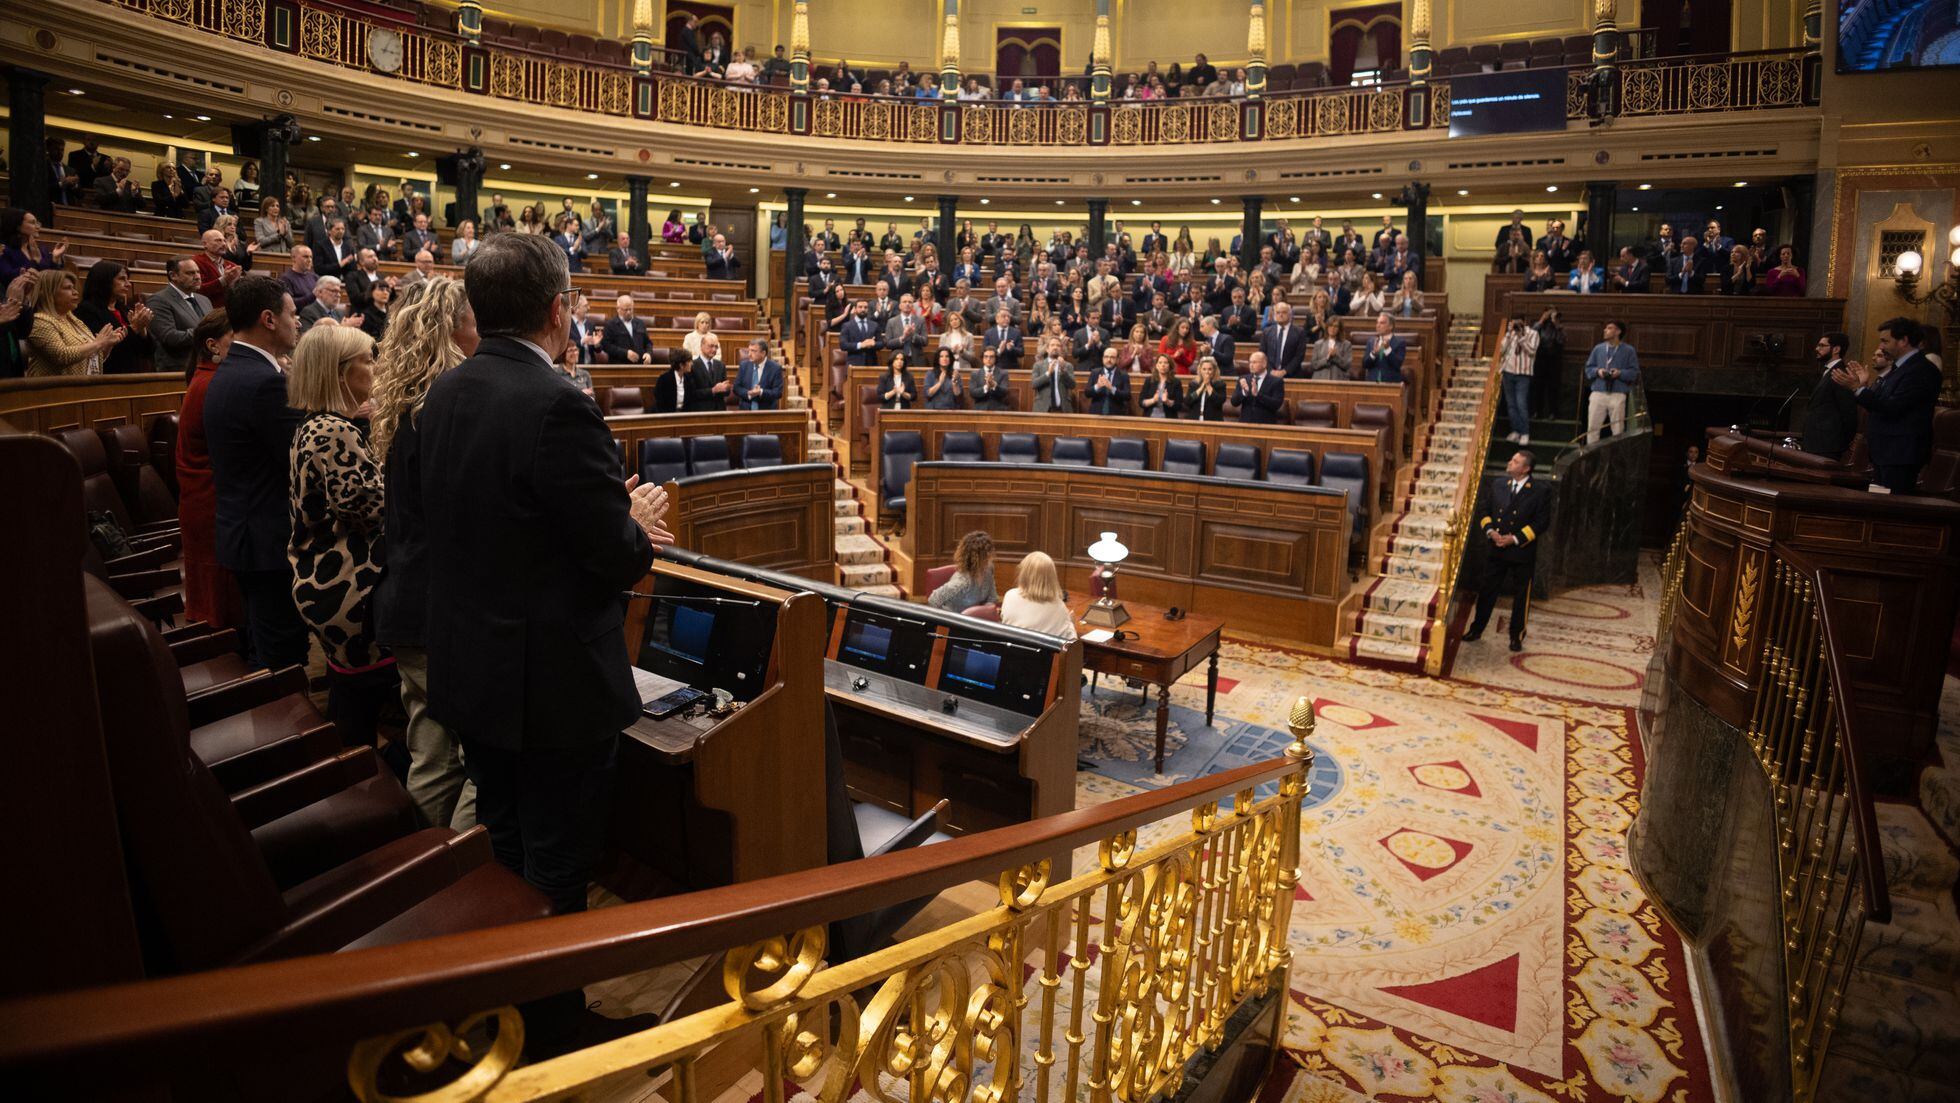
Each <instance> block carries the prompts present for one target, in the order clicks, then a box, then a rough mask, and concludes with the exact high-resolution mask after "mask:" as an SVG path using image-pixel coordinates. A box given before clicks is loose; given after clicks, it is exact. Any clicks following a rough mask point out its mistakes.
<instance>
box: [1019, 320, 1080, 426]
mask: <svg viewBox="0 0 1960 1103" xmlns="http://www.w3.org/2000/svg"><path fill="white" fill-rule="evenodd" d="M1028 389H1029V390H1031V391H1033V392H1034V412H1035V413H1037V414H1047V413H1056V414H1072V413H1074V412H1075V363H1074V362H1073V361H1071V360H1070V359H1069V357H1068V349H1067V348H1065V347H1064V346H1063V345H1062V342H1061V339H1060V338H1056V339H1055V340H1054V341H1053V342H1052V343H1050V344H1049V346H1048V348H1047V350H1046V351H1045V352H1043V353H1042V355H1041V359H1039V360H1036V361H1035V362H1034V374H1033V375H1032V376H1030V377H1029V380H1028Z"/></svg>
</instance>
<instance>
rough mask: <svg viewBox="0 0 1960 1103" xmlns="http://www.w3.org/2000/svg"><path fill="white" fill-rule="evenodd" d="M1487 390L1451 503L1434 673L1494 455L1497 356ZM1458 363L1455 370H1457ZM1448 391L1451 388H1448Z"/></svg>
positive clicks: (1433, 639)
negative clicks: (1480, 494)
mask: <svg viewBox="0 0 1960 1103" xmlns="http://www.w3.org/2000/svg"><path fill="white" fill-rule="evenodd" d="M1485 365H1486V366H1485V374H1484V391H1483V394H1482V395H1481V396H1479V398H1478V401H1477V425H1478V429H1477V437H1476V444H1475V446H1474V447H1473V448H1472V449H1471V450H1470V451H1469V452H1467V453H1465V455H1464V457H1463V464H1464V467H1465V469H1466V470H1465V471H1464V472H1463V478H1462V481H1461V482H1459V483H1458V484H1457V488H1456V501H1455V502H1454V503H1453V504H1452V505H1451V506H1450V521H1449V528H1448V530H1447V531H1446V534H1445V536H1444V537H1443V577H1442V580H1441V584H1440V585H1439V586H1438V587H1437V590H1436V620H1435V622H1434V623H1433V624H1431V625H1430V626H1429V654H1428V657H1427V659H1426V660H1425V661H1424V664H1423V669H1424V670H1425V671H1426V672H1428V673H1429V674H1432V675H1441V674H1442V673H1443V656H1444V652H1445V650H1446V649H1447V645H1448V643H1449V632H1450V601H1451V595H1452V594H1453V593H1454V592H1455V590H1456V579H1457V573H1458V572H1459V571H1460V570H1462V567H1463V549H1464V546H1465V544H1466V543H1467V542H1468V540H1469V537H1470V513H1471V511H1472V510H1473V509H1475V508H1476V505H1477V493H1478V491H1479V489H1481V487H1482V486H1483V482H1484V461H1485V458H1486V457H1487V456H1489V454H1490V438H1491V434H1492V432H1493V431H1494V430H1495V428H1496V424H1497V395H1498V393H1499V391H1500V389H1501V386H1502V383H1501V381H1502V378H1503V372H1502V370H1501V369H1500V367H1499V366H1498V363H1497V358H1496V357H1494V356H1493V357H1488V358H1486V359H1485ZM1455 367H1456V365H1455V363H1452V364H1451V370H1455ZM1444 389H1445V391H1447V390H1448V388H1444Z"/></svg>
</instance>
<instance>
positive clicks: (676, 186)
mask: <svg viewBox="0 0 1960 1103" xmlns="http://www.w3.org/2000/svg"><path fill="white" fill-rule="evenodd" d="M667 186H668V187H670V188H678V187H680V186H681V182H680V181H679V180H676V181H674V182H673V183H671V184H668V185H667Z"/></svg>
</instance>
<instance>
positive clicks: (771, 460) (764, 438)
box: [742, 433, 783, 467]
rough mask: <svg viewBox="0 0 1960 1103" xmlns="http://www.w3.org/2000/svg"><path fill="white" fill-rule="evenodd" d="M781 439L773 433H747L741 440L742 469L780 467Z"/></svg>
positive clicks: (781, 457) (781, 462)
mask: <svg viewBox="0 0 1960 1103" xmlns="http://www.w3.org/2000/svg"><path fill="white" fill-rule="evenodd" d="M782 465H783V438H781V437H779V436H777V435H776V434H774V433H749V434H747V435H746V436H744V437H743V438H742V466H743V467H781V466H782Z"/></svg>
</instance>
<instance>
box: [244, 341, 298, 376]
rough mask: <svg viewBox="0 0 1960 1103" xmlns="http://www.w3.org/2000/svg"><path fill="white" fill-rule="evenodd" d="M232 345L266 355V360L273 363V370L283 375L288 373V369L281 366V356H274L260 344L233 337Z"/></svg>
mask: <svg viewBox="0 0 1960 1103" xmlns="http://www.w3.org/2000/svg"><path fill="white" fill-rule="evenodd" d="M231 347H232V348H238V349H250V350H252V351H253V352H256V353H258V354H259V355H260V356H263V357H265V362H266V363H268V364H271V365H272V370H273V371H276V372H278V373H279V374H281V375H284V374H286V369H284V368H282V367H280V366H279V358H278V357H277V356H274V355H272V354H271V353H269V352H267V351H265V350H264V349H262V348H260V347H259V346H257V345H255V344H252V343H251V342H250V341H241V340H239V339H238V338H236V337H233V338H232V339H231Z"/></svg>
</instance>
